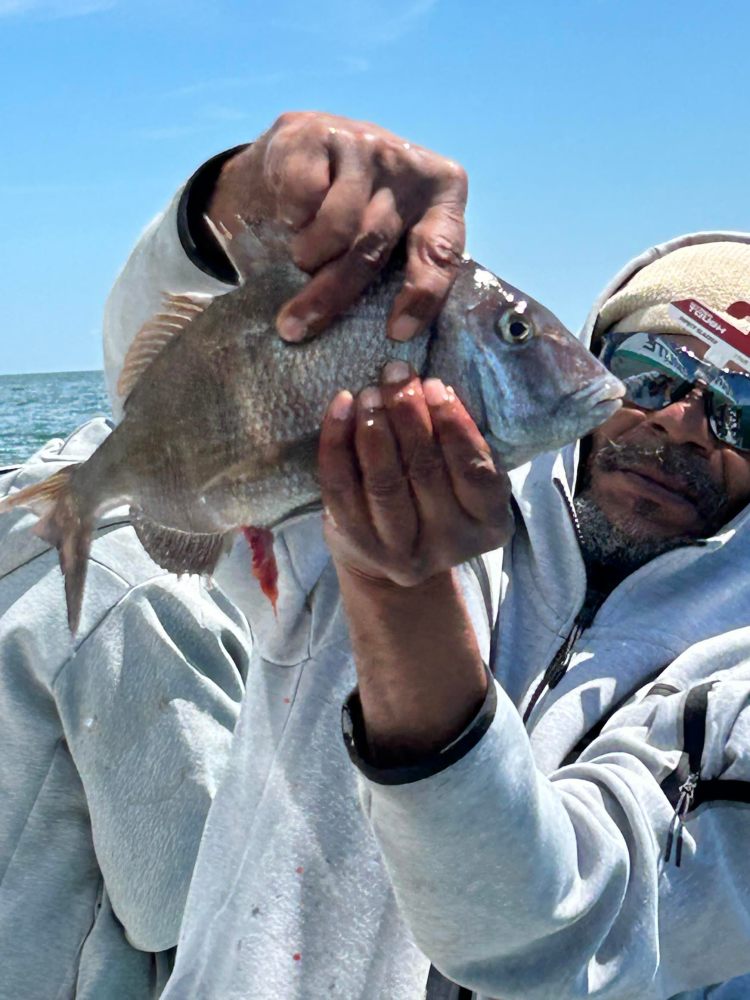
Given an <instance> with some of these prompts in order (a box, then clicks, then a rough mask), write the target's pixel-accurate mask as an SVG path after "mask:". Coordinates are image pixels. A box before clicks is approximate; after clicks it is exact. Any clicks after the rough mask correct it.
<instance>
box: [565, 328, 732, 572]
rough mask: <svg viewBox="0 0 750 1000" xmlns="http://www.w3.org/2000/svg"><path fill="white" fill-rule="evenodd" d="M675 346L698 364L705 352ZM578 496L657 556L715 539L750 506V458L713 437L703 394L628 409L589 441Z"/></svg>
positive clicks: (692, 342)
mask: <svg viewBox="0 0 750 1000" xmlns="http://www.w3.org/2000/svg"><path fill="white" fill-rule="evenodd" d="M669 340H670V341H672V342H673V343H675V344H680V345H684V346H685V347H688V348H689V349H690V350H691V351H692V352H693V353H694V354H695V355H697V356H698V357H702V356H703V355H704V354H705V352H706V350H707V346H706V345H705V344H704V343H702V341H699V340H697V339H696V338H694V337H688V336H680V337H677V336H671V335H670V337H669ZM580 496H581V497H582V498H584V502H585V501H586V500H588V501H591V502H592V503H593V505H595V507H596V508H598V510H599V511H600V512H601V514H603V515H604V517H605V518H606V520H607V521H608V522H609V524H610V525H612V526H613V527H614V528H615V529H616V530H617V531H618V532H619V533H620V534H622V535H623V536H624V537H625V538H627V539H631V540H632V541H633V542H634V543H645V545H646V546H648V545H649V544H651V543H653V546H654V549H653V552H652V555H655V554H657V552H658V551H664V549H665V548H669V547H670V546H669V544H668V543H669V541H670V540H674V542H675V543H677V541H678V540H680V541H681V540H683V539H690V538H701V537H705V536H707V535H710V534H712V533H713V532H714V531H716V530H717V529H718V528H719V527H721V525H722V524H725V523H726V522H727V521H728V520H729V519H730V518H731V517H732V516H734V514H736V513H737V512H738V511H739V510H741V509H742V508H743V507H744V506H745V504H747V503H748V501H750V453H748V452H741V451H737V450H735V449H734V448H732V447H731V446H730V445H727V444H724V443H723V442H721V441H719V440H718V439H717V438H716V437H715V436H714V435H713V433H712V432H711V429H710V428H709V425H708V419H707V417H706V411H705V404H704V400H703V396H702V392H701V390H700V388H697V389H696V390H695V391H693V392H692V393H690V394H689V395H688V396H687V397H686V398H685V399H682V400H680V401H679V402H676V403H672V404H671V405H670V406H667V407H665V409H663V410H640V409H638V408H637V407H635V406H634V405H633V404H631V403H628V402H626V403H625V405H624V406H623V407H622V409H621V410H619V411H618V412H617V413H616V414H615V415H614V416H613V417H611V418H610V419H609V420H608V421H607V422H606V423H604V424H603V425H602V426H601V427H600V428H598V430H596V431H594V432H593V434H592V435H591V450H590V452H589V455H588V459H587V462H586V466H585V468H584V469H583V470H582V482H581V490H580ZM640 561H645V559H642V560H640Z"/></svg>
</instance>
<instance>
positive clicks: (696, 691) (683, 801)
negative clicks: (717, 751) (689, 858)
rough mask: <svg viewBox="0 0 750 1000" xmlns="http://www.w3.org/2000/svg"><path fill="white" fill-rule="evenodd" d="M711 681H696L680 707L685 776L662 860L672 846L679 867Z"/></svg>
mask: <svg viewBox="0 0 750 1000" xmlns="http://www.w3.org/2000/svg"><path fill="white" fill-rule="evenodd" d="M715 683H716V682H715V681H708V682H707V683H706V684H699V685H698V687H695V688H693V689H692V690H691V691H689V692H688V695H687V698H686V699H685V708H684V710H683V716H682V719H683V722H682V725H683V745H684V747H685V751H686V752H687V755H688V775H687V778H686V779H685V780H684V781H683V783H682V784H681V785H680V788H679V792H680V794H679V798H678V799H677V805H676V806H675V809H674V815H673V816H672V821H671V822H670V824H669V832H668V834H667V844H666V849H665V851H664V860H665V861H669V860H670V858H671V857H672V847H674V849H675V851H674V863H675V867H676V868H679V867H680V863H681V862H682V840H683V832H684V828H685V817H686V816H687V814H688V813H689V812H690V810H691V809H692V807H693V800H694V799H695V793H696V791H697V788H698V782H699V781H700V780H701V760H702V758H703V747H704V745H705V742H706V715H707V713H708V694H709V692H710V690H711V688H712V687H713V686H714V684H715Z"/></svg>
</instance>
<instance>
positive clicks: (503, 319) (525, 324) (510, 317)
mask: <svg viewBox="0 0 750 1000" xmlns="http://www.w3.org/2000/svg"><path fill="white" fill-rule="evenodd" d="M495 326H496V329H497V332H498V333H499V334H500V336H501V337H502V339H503V340H504V341H505V343H506V344H523V343H524V342H525V341H527V340H530V339H531V338H532V337H533V336H534V327H533V326H532V324H531V323H530V322H529V321H528V320H527V319H525V318H524V317H523V316H521V315H520V313H517V312H516V311H515V310H510V311H508V312H503V313H502V314H501V315H500V318H499V319H498V321H497V323H496V324H495Z"/></svg>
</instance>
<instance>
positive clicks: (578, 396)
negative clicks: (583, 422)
mask: <svg viewBox="0 0 750 1000" xmlns="http://www.w3.org/2000/svg"><path fill="white" fill-rule="evenodd" d="M624 396H625V386H624V385H623V384H622V382H621V381H620V380H619V379H616V378H614V377H613V376H612V375H607V376H604V378H601V379H599V380H598V381H596V382H593V383H591V384H590V385H585V386H584V387H583V388H582V389H577V390H576V391H575V392H572V393H571V394H570V395H569V396H565V397H564V399H562V400H561V402H560V405H559V407H558V411H571V410H579V409H580V410H581V411H582V413H587V414H589V415H590V416H591V426H592V427H598V426H599V424H602V423H604V421H605V420H608V419H609V417H611V416H612V414H613V413H617V411H618V410H619V409H620V407H621V406H622V401H623V398H624Z"/></svg>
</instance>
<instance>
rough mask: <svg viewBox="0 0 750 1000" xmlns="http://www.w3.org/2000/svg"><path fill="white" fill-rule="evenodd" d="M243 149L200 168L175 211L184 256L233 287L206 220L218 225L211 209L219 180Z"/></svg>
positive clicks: (228, 266) (232, 278) (227, 265)
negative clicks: (210, 219) (209, 218)
mask: <svg viewBox="0 0 750 1000" xmlns="http://www.w3.org/2000/svg"><path fill="white" fill-rule="evenodd" d="M245 149H247V146H235V147H234V148H233V149H229V150H225V151H224V152H223V153H218V154H217V155H216V156H213V157H211V159H210V160H207V161H206V162H205V163H204V164H202V165H201V166H200V167H199V168H198V169H197V170H196V171H195V173H194V174H193V175H192V177H191V178H190V179H189V180H188V182H187V184H186V185H185V187H184V189H183V191H182V195H181V197H180V203H179V206H178V208H177V231H178V234H179V237H180V242H181V243H182V246H183V249H184V250H185V253H186V254H187V255H188V257H189V258H190V260H191V261H192V262H193V263H194V264H195V265H196V267H199V268H200V269H201V271H204V272H205V273H206V274H209V275H210V276H211V277H212V278H216V279H217V280H219V281H223V282H225V283H226V284H235V283H236V281H237V275H236V273H235V270H234V268H233V267H232V265H231V264H230V262H229V260H228V258H227V256H226V254H225V253H224V250H223V249H222V248H221V247H220V246H219V244H218V242H217V241H216V238H215V237H214V235H213V233H212V232H211V231H210V229H209V228H208V226H207V225H206V221H205V216H206V215H209V216H210V217H211V218H212V219H213V220H214V221H218V220H217V218H216V217H215V215H214V214H213V206H214V201H215V199H216V196H217V191H220V189H221V177H222V175H223V172H224V169H225V167H226V165H227V164H228V163H229V162H231V161H232V160H234V159H235V158H236V156H237V155H238V154H239V153H241V152H242V151H243V150H245Z"/></svg>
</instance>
